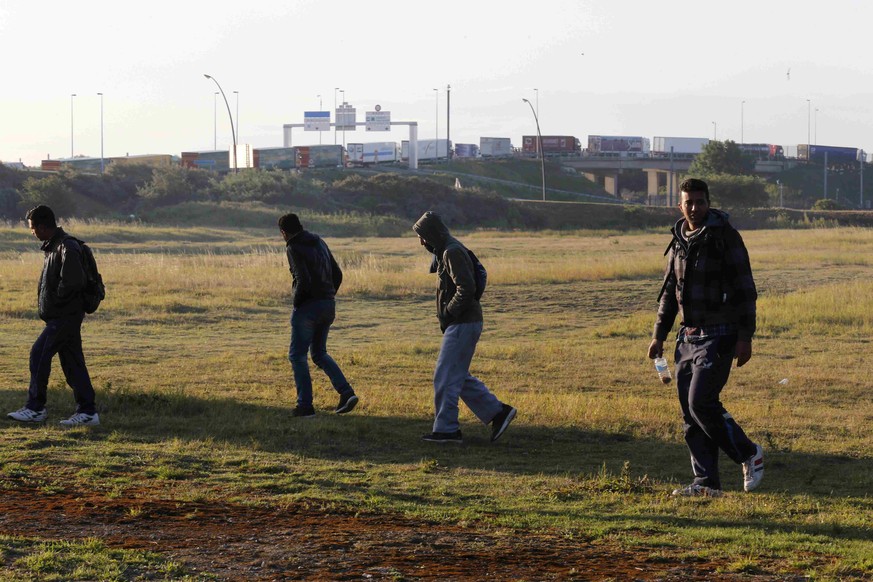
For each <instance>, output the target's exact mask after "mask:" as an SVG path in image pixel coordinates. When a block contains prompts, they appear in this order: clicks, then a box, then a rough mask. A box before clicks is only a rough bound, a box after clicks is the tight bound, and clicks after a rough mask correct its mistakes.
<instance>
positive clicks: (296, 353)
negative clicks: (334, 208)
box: [279, 214, 358, 418]
mask: <svg viewBox="0 0 873 582" xmlns="http://www.w3.org/2000/svg"><path fill="white" fill-rule="evenodd" d="M279 231H280V232H281V233H282V238H284V239H285V254H286V255H287V257H288V266H289V268H290V270H291V277H292V281H293V282H292V285H291V291H292V304H293V305H294V309H293V310H292V312H291V347H290V348H289V350H288V359H289V360H290V361H291V368H292V370H293V371H294V382H295V384H296V385H297V406H296V407H295V408H294V410H293V411H292V412H291V415H292V416H296V417H301V418H309V417H313V416H315V408H314V407H313V405H312V376H310V374H309V363H308V362H307V361H306V356H307V353H309V352H311V353H312V361H313V363H315V365H316V366H318V367H319V368H321V369H322V370H324V373H325V374H327V377H328V378H330V382H331V384H332V385H333V389H334V390H336V391H337V392H338V393H339V397H340V398H339V403H338V404H337V406H336V409H334V412H335V413H336V414H345V413H347V412H351V411H352V409H353V408H354V407H355V405H356V404H357V403H358V397H357V396H356V395H355V391H354V390H353V389H352V386H351V384H349V382H348V380H346V377H345V376H344V375H343V372H342V370H340V367H339V366H338V365H337V363H336V362H335V361H334V359H333V358H331V357H330V354H328V353H327V334H328V332H329V331H330V326H331V324H332V323H333V321H334V319H335V318H336V300H335V297H336V292H337V291H338V290H339V288H340V285H341V284H342V281H343V272H342V271H341V270H340V267H339V265H338V264H337V262H336V260H334V258H333V255H332V254H331V252H330V249H329V248H328V247H327V244H326V243H325V242H324V241H323V240H322V239H321V237H319V236H318V235H316V234H313V233H311V232H308V231H305V230H303V226H302V225H301V224H300V219H299V218H298V217H297V215H296V214H286V215H284V216H282V217H281V218H280V219H279Z"/></svg>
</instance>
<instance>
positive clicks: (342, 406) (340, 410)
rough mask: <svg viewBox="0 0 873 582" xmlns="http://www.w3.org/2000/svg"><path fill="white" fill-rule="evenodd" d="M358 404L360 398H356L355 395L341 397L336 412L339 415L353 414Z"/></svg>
mask: <svg viewBox="0 0 873 582" xmlns="http://www.w3.org/2000/svg"><path fill="white" fill-rule="evenodd" d="M357 403H358V397H357V396H355V393H354V392H352V393H351V394H344V395H342V396H340V400H339V404H337V405H336V410H334V412H335V413H337V414H345V413H346V412H351V411H352V408H354V407H355V405H356V404H357Z"/></svg>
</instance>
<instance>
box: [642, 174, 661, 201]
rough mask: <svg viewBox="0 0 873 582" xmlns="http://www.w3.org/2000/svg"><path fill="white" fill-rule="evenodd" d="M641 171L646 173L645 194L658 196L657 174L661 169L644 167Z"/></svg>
mask: <svg viewBox="0 0 873 582" xmlns="http://www.w3.org/2000/svg"><path fill="white" fill-rule="evenodd" d="M643 171H644V172H645V173H646V194H648V196H649V198H655V197H657V196H658V174H660V173H661V170H655V169H646V170H643Z"/></svg>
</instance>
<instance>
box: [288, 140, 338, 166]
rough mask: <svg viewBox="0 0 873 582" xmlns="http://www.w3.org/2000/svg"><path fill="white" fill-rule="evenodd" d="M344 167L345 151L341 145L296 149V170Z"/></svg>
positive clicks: (300, 147)
mask: <svg viewBox="0 0 873 582" xmlns="http://www.w3.org/2000/svg"><path fill="white" fill-rule="evenodd" d="M344 165H345V150H343V146H341V145H312V146H298V147H297V167H298V168H337V167H340V168H341V167H343V166H344Z"/></svg>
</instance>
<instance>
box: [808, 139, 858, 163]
mask: <svg viewBox="0 0 873 582" xmlns="http://www.w3.org/2000/svg"><path fill="white" fill-rule="evenodd" d="M825 154H827V160H828V162H827V163H828V165H829V166H831V165H837V164H849V163H853V162H857V161H858V148H846V147H840V146H821V145H807V144H800V145H798V146H797V157H798V158H799V159H801V160H807V161H812V162H817V163H824V160H825Z"/></svg>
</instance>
